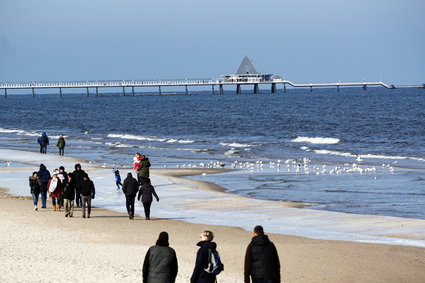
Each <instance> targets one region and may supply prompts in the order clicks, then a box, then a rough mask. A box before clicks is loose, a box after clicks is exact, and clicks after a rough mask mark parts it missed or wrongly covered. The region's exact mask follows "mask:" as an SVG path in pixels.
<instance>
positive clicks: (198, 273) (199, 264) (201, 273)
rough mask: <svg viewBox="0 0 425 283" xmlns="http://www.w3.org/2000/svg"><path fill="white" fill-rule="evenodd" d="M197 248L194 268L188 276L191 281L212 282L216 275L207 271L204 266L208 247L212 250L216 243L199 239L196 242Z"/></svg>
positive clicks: (192, 282) (206, 261)
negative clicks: (190, 275)
mask: <svg viewBox="0 0 425 283" xmlns="http://www.w3.org/2000/svg"><path fill="white" fill-rule="evenodd" d="M196 245H197V246H199V247H200V248H199V250H198V252H197V254H196V263H195V268H194V270H193V273H192V277H191V278H190V282H191V283H214V282H215V280H216V276H215V275H214V274H211V273H208V272H206V271H205V270H204V268H205V267H206V266H207V265H208V249H211V250H212V251H213V252H214V251H215V250H216V249H217V244H216V243H214V242H210V241H201V242H199V243H198V244H196Z"/></svg>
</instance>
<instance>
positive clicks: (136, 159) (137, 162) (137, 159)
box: [133, 152, 143, 182]
mask: <svg viewBox="0 0 425 283" xmlns="http://www.w3.org/2000/svg"><path fill="white" fill-rule="evenodd" d="M142 158H143V156H142V155H141V154H140V153H138V152H136V154H135V155H134V157H133V171H134V173H136V176H137V181H139V182H140V180H139V174H138V171H139V166H140V161H141V160H142Z"/></svg>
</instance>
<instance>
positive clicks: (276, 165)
mask: <svg viewBox="0 0 425 283" xmlns="http://www.w3.org/2000/svg"><path fill="white" fill-rule="evenodd" d="M357 161H358V162H357V163H356V162H353V163H344V165H342V166H333V167H328V166H327V165H326V164H323V165H313V164H312V161H311V160H310V159H308V158H303V159H299V160H297V159H286V160H276V161H262V160H257V161H255V162H241V161H234V162H232V163H231V165H230V167H231V168H232V169H239V170H248V171H251V172H255V171H256V172H259V171H262V170H265V169H267V168H269V169H275V170H276V171H278V172H281V171H283V172H285V171H286V172H289V173H297V174H314V175H325V174H328V175H340V174H343V173H358V174H367V173H369V174H370V173H376V172H377V170H378V168H379V166H378V168H377V167H376V166H362V165H360V164H358V163H360V162H361V161H362V160H359V159H357ZM393 163H394V164H395V163H397V161H395V162H393ZM225 166H226V164H225V163H223V162H220V161H210V162H209V163H202V162H201V163H199V164H191V163H189V164H178V165H176V167H177V168H224V167H225ZM164 167H167V166H166V165H165V166H164ZM381 167H382V168H383V169H385V170H387V171H389V172H391V173H393V172H394V167H393V166H392V165H390V164H382V166H381Z"/></svg>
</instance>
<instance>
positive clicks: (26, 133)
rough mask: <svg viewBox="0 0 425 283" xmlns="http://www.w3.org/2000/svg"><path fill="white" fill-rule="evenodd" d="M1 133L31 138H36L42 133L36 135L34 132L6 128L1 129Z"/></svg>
mask: <svg viewBox="0 0 425 283" xmlns="http://www.w3.org/2000/svg"><path fill="white" fill-rule="evenodd" d="M0 133H5V134H17V135H23V136H30V137H36V136H39V135H40V133H36V132H33V131H25V130H13V129H4V128H0Z"/></svg>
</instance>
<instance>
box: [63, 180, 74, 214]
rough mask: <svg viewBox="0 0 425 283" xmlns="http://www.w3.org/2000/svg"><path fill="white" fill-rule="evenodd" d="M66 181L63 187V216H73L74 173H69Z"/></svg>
mask: <svg viewBox="0 0 425 283" xmlns="http://www.w3.org/2000/svg"><path fill="white" fill-rule="evenodd" d="M67 178H68V181H67V182H66V183H65V185H64V188H63V199H64V203H65V217H68V216H69V217H73V216H74V199H75V180H74V174H73V173H69V174H68V176H67Z"/></svg>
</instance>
